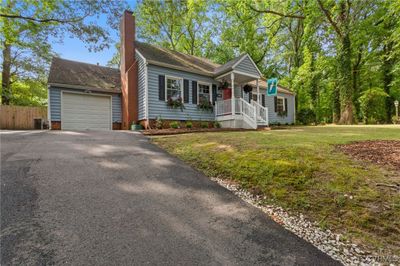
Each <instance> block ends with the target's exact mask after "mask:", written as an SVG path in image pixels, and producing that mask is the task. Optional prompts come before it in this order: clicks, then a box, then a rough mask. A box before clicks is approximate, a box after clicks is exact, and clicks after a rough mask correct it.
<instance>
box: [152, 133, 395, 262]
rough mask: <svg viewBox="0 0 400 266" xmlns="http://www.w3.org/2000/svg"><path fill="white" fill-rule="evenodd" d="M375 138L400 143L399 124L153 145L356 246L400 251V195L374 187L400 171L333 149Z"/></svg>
mask: <svg viewBox="0 0 400 266" xmlns="http://www.w3.org/2000/svg"><path fill="white" fill-rule="evenodd" d="M372 139H400V127H398V126H397V127H396V126H324V127H296V128H292V129H288V130H272V131H247V132H217V133H194V134H186V135H176V136H164V137H154V138H153V141H154V142H155V143H156V144H158V145H160V146H161V147H163V148H165V149H166V150H167V151H169V152H170V153H172V154H174V155H176V156H178V157H179V158H181V159H183V160H185V161H187V162H188V163H190V164H191V165H193V166H194V167H195V168H197V169H199V170H201V171H203V172H204V173H205V174H206V175H208V176H218V177H221V178H226V179H232V180H235V181H236V182H238V183H240V184H241V185H242V186H243V187H246V188H248V189H251V190H252V191H257V193H262V194H264V195H266V196H267V198H268V200H267V202H266V203H273V204H275V205H279V206H282V207H284V208H286V209H287V210H289V211H299V212H301V213H303V214H305V215H307V216H308V217H309V218H310V219H311V220H313V221H316V222H318V223H319V224H320V226H321V227H322V228H329V229H331V230H333V231H335V232H338V233H342V234H344V237H345V238H348V239H351V240H352V241H353V242H356V243H359V244H364V245H367V246H369V247H371V248H384V249H385V250H387V251H391V252H394V253H395V254H397V253H399V251H400V195H399V193H396V192H395V191H392V190H390V189H388V188H385V187H377V186H376V183H387V182H393V181H394V180H395V179H396V180H397V181H399V179H400V177H399V173H396V172H393V171H389V170H387V169H384V168H382V167H379V166H376V165H372V164H370V163H366V162H360V161H355V160H353V159H351V158H350V157H348V156H346V155H344V154H342V153H341V152H339V151H337V150H336V149H335V146H334V144H342V143H348V142H352V141H360V140H372ZM350 196H351V197H350Z"/></svg>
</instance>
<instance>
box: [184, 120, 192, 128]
mask: <svg viewBox="0 0 400 266" xmlns="http://www.w3.org/2000/svg"><path fill="white" fill-rule="evenodd" d="M185 126H186V128H192V127H193V123H192V122H190V121H187V122H186V123H185Z"/></svg>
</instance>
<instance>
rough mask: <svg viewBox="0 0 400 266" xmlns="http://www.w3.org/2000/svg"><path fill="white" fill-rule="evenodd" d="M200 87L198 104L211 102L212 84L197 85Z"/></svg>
mask: <svg viewBox="0 0 400 266" xmlns="http://www.w3.org/2000/svg"><path fill="white" fill-rule="evenodd" d="M197 84H198V85H197V86H198V90H197V91H198V92H197V93H198V95H199V97H197V103H198V104H199V103H201V102H207V103H208V102H211V86H210V84H206V83H200V82H199V83H197Z"/></svg>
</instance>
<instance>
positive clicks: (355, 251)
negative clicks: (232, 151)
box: [211, 177, 400, 266]
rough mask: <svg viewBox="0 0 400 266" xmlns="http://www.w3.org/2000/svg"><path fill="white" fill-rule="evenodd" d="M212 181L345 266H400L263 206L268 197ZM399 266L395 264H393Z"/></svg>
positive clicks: (298, 218) (302, 219) (394, 259)
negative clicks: (263, 201)
mask: <svg viewBox="0 0 400 266" xmlns="http://www.w3.org/2000/svg"><path fill="white" fill-rule="evenodd" d="M211 180H213V181H215V182H217V183H218V184H219V185H221V186H223V187H225V188H227V189H228V190H230V191H232V192H233V193H235V194H236V195H237V196H239V197H240V198H241V199H243V200H244V201H246V202H247V203H250V204H251V205H253V206H254V207H257V208H258V209H261V210H262V211H263V212H264V213H266V214H267V215H268V216H269V217H270V218H271V219H273V220H274V221H275V222H277V223H279V224H281V225H282V226H283V227H285V228H286V229H288V230H289V231H291V232H293V233H294V234H296V235H297V236H299V237H301V238H303V239H305V240H306V241H308V242H310V243H311V244H313V245H314V246H315V247H317V248H318V249H319V250H321V251H322V252H324V253H326V254H328V255H329V256H331V257H332V258H333V259H335V260H338V261H340V262H341V263H343V264H344V265H393V266H394V265H396V264H397V263H398V264H397V265H400V257H398V256H385V255H379V254H376V253H375V252H371V251H366V250H362V249H361V247H359V246H357V245H356V244H352V243H350V242H348V241H343V240H342V239H341V235H340V234H334V233H333V232H331V231H330V230H329V229H328V230H322V229H321V228H320V227H319V226H318V224H317V223H315V222H314V223H313V222H310V221H309V220H307V219H306V218H305V217H304V216H303V215H302V214H299V215H292V214H289V213H288V212H286V211H285V210H284V209H282V208H281V207H277V206H272V205H263V204H262V200H263V199H265V197H261V196H254V195H252V194H251V193H250V192H248V191H246V190H244V189H243V188H241V187H240V186H238V185H236V184H234V183H232V182H231V181H227V180H224V179H220V178H216V177H212V178H211ZM394 263H396V264H394Z"/></svg>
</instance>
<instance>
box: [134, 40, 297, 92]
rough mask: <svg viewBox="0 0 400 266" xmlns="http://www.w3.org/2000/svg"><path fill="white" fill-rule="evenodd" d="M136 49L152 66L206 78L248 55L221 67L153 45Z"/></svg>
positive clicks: (203, 59)
mask: <svg viewBox="0 0 400 266" xmlns="http://www.w3.org/2000/svg"><path fill="white" fill-rule="evenodd" d="M135 45H136V49H137V50H138V51H139V53H140V54H141V55H142V56H143V57H144V58H146V60H147V61H148V62H149V63H150V64H155V65H161V66H164V67H169V68H174V69H179V70H182V71H188V72H192V73H198V74H202V75H206V76H211V77H215V76H219V75H221V74H224V73H226V72H228V71H230V70H232V67H233V66H234V65H235V64H236V63H237V62H238V61H240V60H241V59H242V58H243V57H245V56H246V55H247V54H241V55H240V56H238V57H236V58H234V59H232V60H230V61H229V62H227V63H226V64H224V65H220V64H217V63H214V62H212V61H211V60H209V59H207V58H201V57H197V56H193V55H188V54H184V53H180V52H177V51H173V50H171V49H167V48H163V47H158V46H155V45H152V44H147V43H142V42H138V41H136V42H135ZM249 84H251V85H253V86H255V84H256V83H255V81H254V82H249ZM260 87H263V88H266V87H267V84H266V81H265V79H264V78H261V79H260ZM278 91H279V92H281V93H286V94H294V93H293V92H292V91H290V90H289V89H287V88H284V87H282V86H280V85H278Z"/></svg>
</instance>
